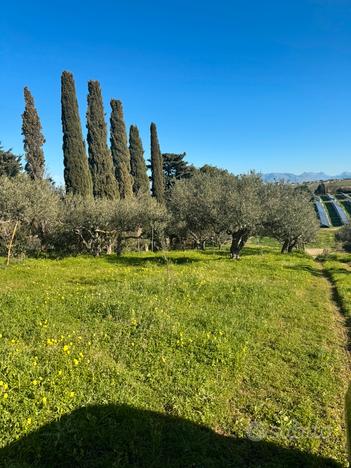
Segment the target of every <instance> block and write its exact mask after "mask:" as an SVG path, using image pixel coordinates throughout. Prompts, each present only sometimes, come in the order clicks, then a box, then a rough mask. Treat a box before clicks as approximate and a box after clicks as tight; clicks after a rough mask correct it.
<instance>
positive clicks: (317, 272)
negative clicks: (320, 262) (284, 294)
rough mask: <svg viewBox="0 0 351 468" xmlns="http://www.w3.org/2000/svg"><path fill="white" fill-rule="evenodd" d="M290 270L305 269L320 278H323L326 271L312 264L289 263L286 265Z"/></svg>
mask: <svg viewBox="0 0 351 468" xmlns="http://www.w3.org/2000/svg"><path fill="white" fill-rule="evenodd" d="M286 268H287V269H288V270H295V271H304V272H307V273H310V274H311V275H313V276H317V277H318V278H323V276H324V273H323V271H322V270H319V269H318V268H313V267H312V266H310V265H289V266H287V267H286Z"/></svg>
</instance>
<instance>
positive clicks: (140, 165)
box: [129, 125, 150, 195]
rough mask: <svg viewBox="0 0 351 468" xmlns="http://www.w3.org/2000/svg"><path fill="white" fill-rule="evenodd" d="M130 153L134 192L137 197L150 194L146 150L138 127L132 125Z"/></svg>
mask: <svg viewBox="0 0 351 468" xmlns="http://www.w3.org/2000/svg"><path fill="white" fill-rule="evenodd" d="M129 152H130V164H131V173H132V176H133V180H134V183H133V192H134V193H135V195H138V194H142V193H145V194H148V193H149V192H150V182H149V177H148V175H147V169H146V163H145V160H144V149H143V144H142V142H141V138H140V135H139V130H138V127H137V126H136V125H131V126H130V130H129Z"/></svg>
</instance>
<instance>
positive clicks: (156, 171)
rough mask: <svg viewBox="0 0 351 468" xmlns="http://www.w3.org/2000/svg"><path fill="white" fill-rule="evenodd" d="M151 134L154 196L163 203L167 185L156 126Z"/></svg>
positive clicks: (151, 127)
mask: <svg viewBox="0 0 351 468" xmlns="http://www.w3.org/2000/svg"><path fill="white" fill-rule="evenodd" d="M150 133H151V181H152V189H151V191H152V195H153V196H154V197H156V199H157V201H158V202H159V203H163V202H164V199H165V183H164V177H163V164H162V154H161V150H160V145H159V142H158V137H157V129H156V124H154V123H152V124H151V126H150Z"/></svg>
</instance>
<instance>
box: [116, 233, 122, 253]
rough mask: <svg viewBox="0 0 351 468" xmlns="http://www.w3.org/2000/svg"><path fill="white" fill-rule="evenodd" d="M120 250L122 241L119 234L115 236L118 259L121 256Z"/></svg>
mask: <svg viewBox="0 0 351 468" xmlns="http://www.w3.org/2000/svg"><path fill="white" fill-rule="evenodd" d="M122 250H123V239H122V236H121V235H120V234H118V236H117V242H116V254H117V256H118V257H120V256H121V255H122Z"/></svg>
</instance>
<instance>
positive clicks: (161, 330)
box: [0, 245, 347, 466]
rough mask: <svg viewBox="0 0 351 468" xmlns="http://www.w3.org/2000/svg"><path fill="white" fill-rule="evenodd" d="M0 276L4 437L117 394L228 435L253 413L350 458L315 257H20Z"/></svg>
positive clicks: (329, 314)
mask: <svg viewBox="0 0 351 468" xmlns="http://www.w3.org/2000/svg"><path fill="white" fill-rule="evenodd" d="M0 284H1V294H0V309H1V321H0V333H1V338H0V356H1V357H0V359H1V368H0V381H1V382H0V428H1V429H0V445H1V446H6V445H7V444H8V443H10V442H13V441H15V440H17V439H20V438H21V437H23V436H24V435H25V434H28V433H30V432H31V431H33V430H35V429H38V428H40V427H41V426H43V425H44V424H46V423H48V422H50V421H52V420H55V419H58V418H59V417H60V416H61V415H63V414H66V413H69V412H71V411H72V410H74V409H76V408H80V407H82V406H85V405H88V404H107V403H113V404H127V405H130V406H132V407H134V408H140V409H149V410H154V411H158V412H160V413H163V414H167V415H172V416H179V417H181V418H184V419H186V420H190V421H193V422H195V423H201V424H203V425H205V426H208V427H210V428H212V429H213V430H215V431H216V432H218V433H220V434H232V435H235V436H237V437H246V436H247V434H248V431H250V428H251V427H252V423H254V422H255V423H258V425H259V427H260V430H261V431H263V433H264V434H265V439H266V440H268V441H271V442H274V443H276V444H278V445H280V446H285V447H295V448H298V449H301V450H304V451H308V452H310V453H315V454H320V455H323V456H325V457H329V458H333V459H336V460H338V461H339V462H340V463H345V449H344V446H345V436H344V423H343V399H344V394H345V391H346V385H347V376H346V370H347V368H346V366H347V363H346V355H345V350H344V346H345V338H344V334H343V332H342V327H341V324H340V322H339V321H338V317H337V315H336V312H335V309H334V307H333V305H332V303H331V301H330V297H329V291H328V288H327V287H326V286H327V284H326V279H325V278H324V277H323V276H322V275H321V273H320V270H319V269H318V267H317V266H316V263H315V262H314V261H313V260H312V259H309V258H306V257H305V256H304V255H301V254H294V255H292V256H282V255H280V254H279V253H278V251H277V250H276V249H275V248H273V247H271V246H267V245H263V246H262V245H258V246H255V247H254V246H251V247H249V248H247V249H246V250H245V252H244V255H243V258H242V260H240V261H237V262H235V261H231V260H230V259H229V258H228V256H227V255H226V254H223V253H221V252H216V251H212V252H204V253H200V252H182V253H179V252H178V253H167V254H166V255H163V254H155V255H154V254H150V253H148V254H129V253H128V254H126V255H125V257H122V258H121V259H118V258H116V257H114V256H111V257H105V258H99V259H95V258H91V257H77V258H66V259H62V260H44V259H42V260H40V259H39V260H33V259H28V260H25V261H24V262H23V263H18V264H14V265H12V266H11V267H10V268H8V269H5V268H4V269H1V270H0ZM321 434H324V435H323V436H321ZM39 456H40V455H38V457H39ZM150 456H151V455H150ZM17 457H19V461H20V457H21V454H20V453H19V454H17ZM77 457H78V459H79V454H78V455H77ZM199 465H200V466H201V460H200V461H199ZM282 466H283V465H282Z"/></svg>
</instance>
